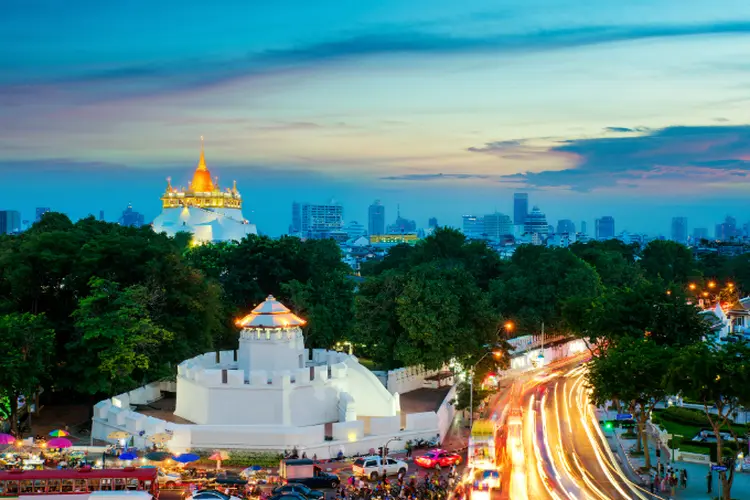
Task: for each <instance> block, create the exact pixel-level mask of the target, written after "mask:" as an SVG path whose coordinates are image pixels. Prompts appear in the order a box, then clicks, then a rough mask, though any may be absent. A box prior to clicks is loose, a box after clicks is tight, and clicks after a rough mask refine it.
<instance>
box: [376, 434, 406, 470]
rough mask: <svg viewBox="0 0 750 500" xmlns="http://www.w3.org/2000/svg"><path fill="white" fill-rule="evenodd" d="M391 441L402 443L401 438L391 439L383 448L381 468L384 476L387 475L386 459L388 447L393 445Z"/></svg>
mask: <svg viewBox="0 0 750 500" xmlns="http://www.w3.org/2000/svg"><path fill="white" fill-rule="evenodd" d="M391 441H401V438H399V437H394V438H391V439H389V440H388V441H386V442H385V446H383V449H382V453H380V467H381V471H380V473H381V474H383V475H385V457H386V455H387V454H388V445H389V444H390V443H391Z"/></svg>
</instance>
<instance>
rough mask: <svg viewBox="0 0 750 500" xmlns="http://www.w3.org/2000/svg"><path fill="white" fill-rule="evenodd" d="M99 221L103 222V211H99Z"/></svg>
mask: <svg viewBox="0 0 750 500" xmlns="http://www.w3.org/2000/svg"><path fill="white" fill-rule="evenodd" d="M99 220H100V221H103V220H104V210H99Z"/></svg>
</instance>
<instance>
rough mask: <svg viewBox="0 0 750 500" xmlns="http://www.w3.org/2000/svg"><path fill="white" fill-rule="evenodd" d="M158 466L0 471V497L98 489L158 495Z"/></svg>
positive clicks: (80, 492) (64, 493) (83, 492)
mask: <svg viewBox="0 0 750 500" xmlns="http://www.w3.org/2000/svg"><path fill="white" fill-rule="evenodd" d="M158 472H159V471H158V469H136V468H135V467H126V468H124V469H92V468H90V467H83V468H81V469H66V470H24V471H22V470H19V469H12V470H5V471H0V497H24V496H36V495H76V494H79V495H80V494H90V493H92V492H95V491H145V492H148V493H149V494H150V495H151V496H153V497H154V498H157V497H158V496H159V480H158V476H157V474H158Z"/></svg>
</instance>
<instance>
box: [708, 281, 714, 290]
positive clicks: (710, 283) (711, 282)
mask: <svg viewBox="0 0 750 500" xmlns="http://www.w3.org/2000/svg"><path fill="white" fill-rule="evenodd" d="M715 287H716V282H715V281H709V282H708V288H715Z"/></svg>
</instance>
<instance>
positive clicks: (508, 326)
mask: <svg viewBox="0 0 750 500" xmlns="http://www.w3.org/2000/svg"><path fill="white" fill-rule="evenodd" d="M505 329H506V330H508V331H510V330H513V322H512V321H508V322H506V323H505Z"/></svg>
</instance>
